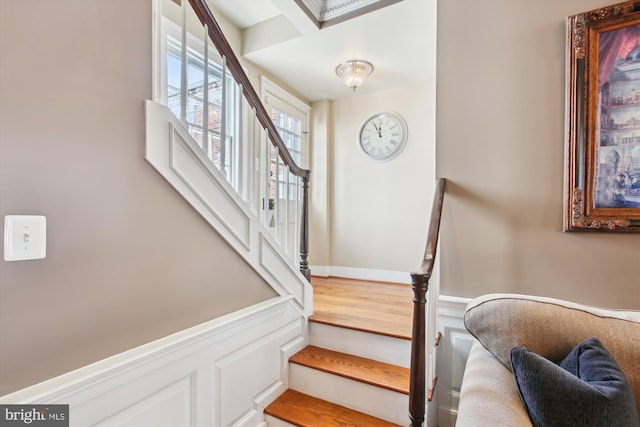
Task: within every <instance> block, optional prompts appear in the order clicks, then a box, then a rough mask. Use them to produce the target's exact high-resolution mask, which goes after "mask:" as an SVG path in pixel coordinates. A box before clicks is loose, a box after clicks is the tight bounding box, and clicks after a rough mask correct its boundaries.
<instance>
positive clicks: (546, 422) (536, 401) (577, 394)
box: [511, 338, 640, 427]
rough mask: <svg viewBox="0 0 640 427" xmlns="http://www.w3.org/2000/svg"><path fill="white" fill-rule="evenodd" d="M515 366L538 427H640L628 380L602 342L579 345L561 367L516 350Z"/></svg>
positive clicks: (522, 393)
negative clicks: (639, 426)
mask: <svg viewBox="0 0 640 427" xmlns="http://www.w3.org/2000/svg"><path fill="white" fill-rule="evenodd" d="M511 366H512V369H513V377H514V379H515V383H516V386H517V388H518V392H519V394H520V397H521V398H522V401H523V402H524V404H525V407H526V409H527V412H528V413H529V416H530V417H531V420H532V422H533V425H534V426H536V427H538V426H539V427H542V426H544V427H552V426H557V427H560V426H566V427H573V426H581V427H601V426H608V427H628V426H638V425H640V421H638V412H637V410H636V406H635V402H634V399H633V395H632V392H631V388H630V387H629V383H628V381H627V378H626V377H625V375H624V373H623V372H622V370H621V369H620V367H619V366H618V364H617V363H616V361H615V359H614V358H613V356H611V354H610V353H609V352H608V351H607V349H606V348H604V346H603V345H602V343H601V342H600V341H599V340H598V339H597V338H589V339H587V340H585V341H584V342H582V343H580V344H578V345H577V346H576V347H575V348H574V349H573V350H572V351H571V353H569V355H568V356H567V357H566V358H565V359H564V360H563V361H562V362H560V365H556V364H555V363H553V362H551V361H549V360H547V359H545V358H544V357H541V356H539V355H537V354H535V353H533V352H531V351H529V350H527V349H526V348H525V347H515V348H514V349H512V350H511Z"/></svg>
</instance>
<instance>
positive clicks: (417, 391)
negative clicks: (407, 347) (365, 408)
mask: <svg viewBox="0 0 640 427" xmlns="http://www.w3.org/2000/svg"><path fill="white" fill-rule="evenodd" d="M411 288H412V289H413V332H412V335H411V377H410V384H409V419H411V424H410V427H422V424H423V423H424V413H425V405H426V380H425V363H426V359H425V342H426V336H425V333H426V326H425V325H426V324H425V305H426V303H427V289H428V288H429V275H427V274H421V273H411Z"/></svg>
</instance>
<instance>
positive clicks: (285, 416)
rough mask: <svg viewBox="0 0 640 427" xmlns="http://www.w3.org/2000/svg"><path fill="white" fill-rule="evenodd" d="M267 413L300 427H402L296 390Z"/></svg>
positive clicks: (290, 391)
mask: <svg viewBox="0 0 640 427" xmlns="http://www.w3.org/2000/svg"><path fill="white" fill-rule="evenodd" d="M264 412H265V414H268V415H271V416H272V417H276V418H279V419H281V420H284V421H286V422H288V423H290V424H293V425H296V426H299V427H345V426H348V427H398V425H397V424H393V423H390V422H388V421H384V420H381V419H379V418H375V417H372V416H370V415H366V414H363V413H361V412H358V411H354V410H353V409H349V408H345V407H344V406H340V405H336V404H335V403H331V402H327V401H326V400H322V399H318V398H315V397H312V396H309V395H306V394H304V393H300V392H298V391H295V390H287V391H285V392H284V393H283V394H282V395H280V396H279V397H278V399H276V400H275V401H274V402H273V403H272V404H270V405H269V406H267V407H266V408H265V410H264Z"/></svg>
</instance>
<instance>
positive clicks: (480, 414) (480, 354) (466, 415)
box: [456, 341, 532, 427]
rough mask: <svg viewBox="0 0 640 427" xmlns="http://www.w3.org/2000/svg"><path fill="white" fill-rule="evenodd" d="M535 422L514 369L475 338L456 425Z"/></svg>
mask: <svg viewBox="0 0 640 427" xmlns="http://www.w3.org/2000/svg"><path fill="white" fill-rule="evenodd" d="M531 425H532V424H531V420H530V419H529V414H527V411H526V409H525V407H524V405H523V404H522V401H521V400H520V395H519V394H518V391H517V390H516V388H515V383H514V380H513V376H512V375H511V371H509V370H508V369H507V368H506V367H505V366H504V365H503V364H502V363H500V361H499V360H498V359H496V358H495V356H494V355H493V354H491V353H490V352H489V351H487V350H486V349H485V348H484V347H482V345H481V344H480V343H479V342H478V341H475V342H474V344H473V346H472V347H471V351H470V353H469V358H468V359H467V364H466V367H465V371H464V377H463V380H462V386H461V389H460V402H459V404H458V416H457V419H456V427H496V426H501V427H502V426H505V427H506V426H527V427H529V426H531Z"/></svg>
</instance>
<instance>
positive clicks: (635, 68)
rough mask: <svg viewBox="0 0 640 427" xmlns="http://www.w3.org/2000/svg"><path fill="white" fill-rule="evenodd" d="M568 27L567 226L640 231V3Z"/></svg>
mask: <svg viewBox="0 0 640 427" xmlns="http://www.w3.org/2000/svg"><path fill="white" fill-rule="evenodd" d="M567 26H568V31H567V35H568V46H567V135H566V137H567V139H566V158H565V169H566V176H565V208H564V230H565V231H572V230H591V231H616V232H640V3H637V2H633V1H629V2H625V3H620V4H616V5H613V6H608V7H604V8H601V9H597V10H592V11H590V12H585V13H581V14H579V15H574V16H571V17H569V18H568V21H567Z"/></svg>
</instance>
